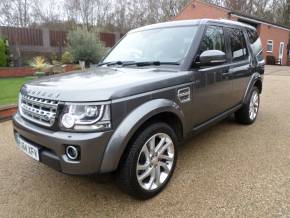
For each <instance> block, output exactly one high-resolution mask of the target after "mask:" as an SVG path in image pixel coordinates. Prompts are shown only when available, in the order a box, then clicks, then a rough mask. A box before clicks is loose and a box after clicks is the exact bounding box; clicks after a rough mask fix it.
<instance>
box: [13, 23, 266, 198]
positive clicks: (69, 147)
mask: <svg viewBox="0 0 290 218" xmlns="http://www.w3.org/2000/svg"><path fill="white" fill-rule="evenodd" d="M263 74H264V59H263V57H262V47H261V41H260V38H259V36H258V34H257V32H256V30H255V28H253V27H251V26H248V25H246V24H242V23H238V22H233V21H226V20H207V19H202V20H188V21H178V22H167V23H161V24H155V25H150V26H145V27H142V28H139V29H135V30H132V31H130V32H129V33H128V34H127V35H126V36H125V37H124V38H123V39H122V40H121V41H120V42H119V43H118V44H117V45H116V46H115V47H114V48H113V49H112V50H111V51H110V52H109V53H108V55H106V57H105V58H103V60H102V61H101V62H100V64H99V66H98V67H95V68H92V69H88V70H86V71H84V72H73V73H67V74H62V75H57V76H51V77H46V78H42V79H39V80H36V81H32V82H30V83H27V84H25V85H24V86H23V87H22V89H21V92H20V95H19V110H18V113H17V114H16V115H15V116H14V118H13V123H14V133H15V138H16V142H17V145H18V147H19V148H20V149H21V150H22V151H24V152H25V153H26V154H28V155H29V156H31V157H32V158H34V159H36V160H37V161H40V162H42V163H44V164H47V165H49V166H51V167H53V168H55V169H57V170H59V171H61V172H63V173H67V174H74V175H88V174H95V173H107V172H116V176H117V178H118V181H119V184H120V187H121V188H123V189H124V190H125V191H126V192H127V193H129V194H131V195H133V196H135V197H138V198H142V199H148V198H150V197H153V196H155V195H156V194H158V193H159V192H160V191H161V190H162V189H163V188H164V187H165V186H166V184H167V183H168V181H169V179H170V177H171V175H172V173H173V171H174V168H175V165H176V160H177V150H178V145H180V144H181V142H183V141H184V139H186V138H187V137H189V136H191V135H193V134H195V133H197V132H199V131H200V130H203V129H204V128H206V127H208V126H209V125H212V124H214V123H216V122H218V121H220V120H222V119H224V118H226V117H227V116H229V115H231V114H234V115H235V119H236V120H237V121H238V122H239V123H243V124H252V123H253V122H255V120H256V118H257V114H258V109H259V102H260V93H261V91H262V78H263Z"/></svg>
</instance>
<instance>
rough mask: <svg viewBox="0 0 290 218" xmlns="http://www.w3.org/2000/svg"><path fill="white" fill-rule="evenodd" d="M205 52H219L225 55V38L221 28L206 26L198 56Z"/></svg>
mask: <svg viewBox="0 0 290 218" xmlns="http://www.w3.org/2000/svg"><path fill="white" fill-rule="evenodd" d="M207 50H220V51H223V52H225V53H226V48H225V37H224V31H223V28H222V27H219V26H208V27H207V28H206V30H205V34H204V36H203V39H202V42H201V45H200V52H199V54H201V53H202V52H204V51H207Z"/></svg>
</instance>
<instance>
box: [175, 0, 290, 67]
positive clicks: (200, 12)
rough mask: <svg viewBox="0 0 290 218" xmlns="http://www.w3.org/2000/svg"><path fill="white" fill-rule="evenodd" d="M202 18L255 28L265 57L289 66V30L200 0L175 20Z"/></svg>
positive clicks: (189, 5) (192, 3)
mask: <svg viewBox="0 0 290 218" xmlns="http://www.w3.org/2000/svg"><path fill="white" fill-rule="evenodd" d="M201 18H210V19H230V20H235V21H239V22H243V23H247V24H250V25H252V26H254V27H255V28H256V29H257V30H258V32H259V34H260V37H261V41H262V45H263V49H264V51H263V54H264V57H266V56H274V57H275V59H276V62H277V63H281V64H282V65H286V64H287V61H288V54H289V45H288V39H289V28H287V27H285V26H281V25H278V24H274V23H271V22H268V21H265V20H262V19H259V18H256V17H252V16H247V15H243V14H241V13H239V12H236V11H232V10H230V9H228V8H224V7H221V6H217V5H213V4H209V3H205V2H203V1H199V0H194V1H192V2H191V3H190V4H188V6H187V7H186V8H184V10H183V11H182V12H181V13H180V14H179V15H178V16H176V17H175V20H188V19H201Z"/></svg>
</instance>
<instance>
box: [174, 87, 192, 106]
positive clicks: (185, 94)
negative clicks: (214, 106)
mask: <svg viewBox="0 0 290 218" xmlns="http://www.w3.org/2000/svg"><path fill="white" fill-rule="evenodd" d="M177 97H178V99H179V101H180V102H181V103H186V102H189V101H190V100H191V97H190V88H189V87H186V88H182V89H179V90H178V91H177Z"/></svg>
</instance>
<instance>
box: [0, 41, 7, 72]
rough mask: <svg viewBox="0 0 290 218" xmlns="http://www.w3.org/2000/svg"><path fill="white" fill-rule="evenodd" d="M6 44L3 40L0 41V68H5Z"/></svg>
mask: <svg viewBox="0 0 290 218" xmlns="http://www.w3.org/2000/svg"><path fill="white" fill-rule="evenodd" d="M6 52H7V50H6V44H5V41H4V40H3V39H0V67H7V61H8V58H7V54H6Z"/></svg>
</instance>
